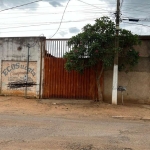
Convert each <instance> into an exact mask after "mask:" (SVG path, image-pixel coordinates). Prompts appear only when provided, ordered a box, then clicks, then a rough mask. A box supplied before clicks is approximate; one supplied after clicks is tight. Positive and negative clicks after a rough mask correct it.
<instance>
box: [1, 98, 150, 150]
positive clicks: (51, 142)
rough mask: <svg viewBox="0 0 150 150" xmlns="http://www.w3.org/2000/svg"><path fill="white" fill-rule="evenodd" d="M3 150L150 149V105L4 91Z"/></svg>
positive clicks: (2, 102)
mask: <svg viewBox="0 0 150 150" xmlns="http://www.w3.org/2000/svg"><path fill="white" fill-rule="evenodd" d="M0 108H1V109H0V150H141V149H142V150H149V149H150V120H149V117H150V108H149V105H126V106H112V105H109V104H101V103H92V102H87V103H58V101H50V102H47V101H45V100H44V101H37V100H34V99H24V98H18V97H0Z"/></svg>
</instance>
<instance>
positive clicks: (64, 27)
mask: <svg viewBox="0 0 150 150" xmlns="http://www.w3.org/2000/svg"><path fill="white" fill-rule="evenodd" d="M34 1H36V0H0V22H1V23H0V37H25V36H45V37H46V38H70V37H72V36H74V35H76V34H78V33H79V32H82V28H83V26H85V25H86V24H88V23H90V24H94V21H95V19H96V18H100V17H102V16H108V17H110V18H111V19H112V20H113V21H115V14H114V13H115V12H116V1H117V0H70V1H69V2H68V0H42V1H39V2H35V3H32V4H29V5H26V6H22V7H17V8H14V9H10V10H5V11H2V10H4V9H7V8H11V7H15V6H18V5H22V4H26V3H30V2H34ZM120 1H121V15H120V18H121V20H120V28H124V29H128V30H130V31H132V32H133V33H134V34H138V35H150V9H149V7H150V0H143V1H142V2H141V0H120ZM66 6H67V7H66ZM65 9H66V11H65V13H64V10H65ZM63 14H64V15H63ZM62 16H63V19H62ZM129 18H137V19H140V21H139V22H131V21H128V20H123V19H129ZM61 20H62V23H61V24H60V22H61ZM58 29H59V30H58Z"/></svg>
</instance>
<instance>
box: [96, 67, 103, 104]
mask: <svg viewBox="0 0 150 150" xmlns="http://www.w3.org/2000/svg"><path fill="white" fill-rule="evenodd" d="M99 69H100V70H99ZM103 70H104V68H103V65H102V67H99V65H98V66H97V69H96V84H97V89H98V101H103V94H102V87H101V84H100V79H101V76H102V73H103Z"/></svg>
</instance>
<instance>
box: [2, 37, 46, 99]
mask: <svg viewBox="0 0 150 150" xmlns="http://www.w3.org/2000/svg"><path fill="white" fill-rule="evenodd" d="M44 40H45V38H44V37H43V38H41V37H15V38H11V37H9V38H0V74H1V75H0V94H2V95H3V94H4V95H20V96H24V95H25V89H26V88H25V83H26V75H27V56H28V47H27V44H30V48H29V55H30V56H29V69H28V72H29V73H28V82H29V83H30V85H29V84H28V85H27V87H28V88H27V95H28V96H34V97H38V96H39V89H40V79H41V75H40V71H41V66H42V65H41V49H42V46H41V43H42V41H44ZM42 50H43V49H42Z"/></svg>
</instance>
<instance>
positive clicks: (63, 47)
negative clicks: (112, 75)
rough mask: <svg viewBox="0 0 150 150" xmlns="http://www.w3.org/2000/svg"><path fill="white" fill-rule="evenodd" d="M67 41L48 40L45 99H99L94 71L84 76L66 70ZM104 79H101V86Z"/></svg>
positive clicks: (85, 72) (88, 71) (87, 72)
mask: <svg viewBox="0 0 150 150" xmlns="http://www.w3.org/2000/svg"><path fill="white" fill-rule="evenodd" d="M66 51H70V49H69V48H68V47H67V40H47V43H46V51H45V58H44V83H43V84H44V85H43V96H42V97H43V98H73V99H97V95H98V94H97V86H96V75H95V71H94V69H92V68H90V69H86V70H85V71H84V73H83V74H80V73H78V72H75V71H71V72H67V71H66V70H65V69H64V64H65V59H63V58H62V57H63V55H64V53H65V52H66ZM102 83H103V79H101V85H102Z"/></svg>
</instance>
